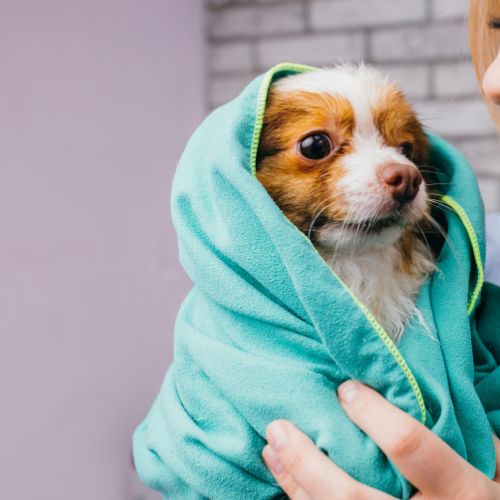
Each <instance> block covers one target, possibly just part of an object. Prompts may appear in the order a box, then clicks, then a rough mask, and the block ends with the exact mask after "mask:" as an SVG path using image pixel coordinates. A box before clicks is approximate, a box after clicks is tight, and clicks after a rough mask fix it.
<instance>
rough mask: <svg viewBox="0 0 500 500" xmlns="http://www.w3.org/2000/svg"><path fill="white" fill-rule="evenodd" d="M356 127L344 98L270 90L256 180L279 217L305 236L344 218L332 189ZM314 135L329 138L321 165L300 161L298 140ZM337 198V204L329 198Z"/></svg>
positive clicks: (337, 178) (341, 205)
mask: <svg viewBox="0 0 500 500" xmlns="http://www.w3.org/2000/svg"><path fill="white" fill-rule="evenodd" d="M354 127H355V120H354V112H353V109H352V107H351V105H350V103H349V101H347V99H344V98H340V97H335V96H332V95H328V94H319V93H312V92H297V91H278V90H271V92H270V94H269V98H268V104H267V109H266V113H265V116H264V126H263V129H262V134H261V140H260V145H259V150H258V153H257V177H258V179H259V180H260V182H261V183H262V184H263V185H264V187H265V188H266V189H267V191H268V192H269V194H270V195H271V196H272V198H273V199H274V200H275V202H276V203H277V204H278V206H279V207H280V208H281V210H282V211H283V213H284V214H285V215H286V216H287V218H288V219H290V220H291V222H293V223H294V224H295V225H296V226H297V227H298V228H299V229H300V230H301V231H303V232H304V233H306V234H307V233H308V232H309V229H310V225H311V223H312V221H313V219H314V217H315V216H316V215H317V214H318V213H319V212H320V211H322V210H323V211H322V212H321V214H322V215H323V216H322V217H321V215H320V217H318V218H317V219H316V221H315V222H316V225H318V226H319V225H320V224H321V222H322V221H324V220H326V218H328V219H342V217H343V216H344V215H345V210H346V204H345V203H342V196H341V193H337V192H336V190H335V184H336V183H337V182H338V180H339V179H340V178H341V177H342V175H343V173H344V171H343V169H342V166H341V164H340V161H339V159H340V158H341V155H342V154H344V153H346V152H349V151H350V148H351V144H350V139H351V138H352V134H353V130H354ZM313 132H323V133H325V134H327V135H328V136H329V137H330V140H331V142H332V145H333V150H332V153H331V154H330V155H329V156H328V157H326V158H324V159H321V160H310V159H307V158H305V157H303V156H302V155H301V154H300V151H299V149H298V143H299V141H300V140H301V139H302V138H304V137H306V136H307V135H310V134H311V133H313ZM333 192H335V193H336V197H335V200H333V199H332V193H333Z"/></svg>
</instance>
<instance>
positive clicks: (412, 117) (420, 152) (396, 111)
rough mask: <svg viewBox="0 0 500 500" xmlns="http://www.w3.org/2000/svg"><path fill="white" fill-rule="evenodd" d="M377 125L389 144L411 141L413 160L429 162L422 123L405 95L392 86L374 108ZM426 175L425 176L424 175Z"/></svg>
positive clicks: (394, 144) (417, 163) (394, 145)
mask: <svg viewBox="0 0 500 500" xmlns="http://www.w3.org/2000/svg"><path fill="white" fill-rule="evenodd" d="M373 120H374V123H375V126H376V127H377V129H378V130H379V132H380V134H381V135H382V137H383V138H384V141H385V142H386V144H387V145H388V146H391V147H398V146H400V145H401V144H404V143H409V144H411V145H412V147H413V158H412V160H413V162H414V163H415V164H416V165H417V166H418V165H419V164H424V163H426V162H427V151H428V144H427V138H426V136H425V133H424V131H423V128H422V125H421V124H420V122H419V121H418V119H417V116H416V114H415V111H414V110H413V108H412V106H411V104H410V103H409V102H408V101H407V100H406V99H405V97H404V95H403V94H402V93H401V92H400V91H399V90H398V89H397V88H396V87H392V88H390V89H389V91H388V92H387V93H386V95H385V96H384V97H383V98H382V99H381V100H380V103H379V104H378V105H377V106H376V107H375V109H374V110H373ZM424 177H425V176H424Z"/></svg>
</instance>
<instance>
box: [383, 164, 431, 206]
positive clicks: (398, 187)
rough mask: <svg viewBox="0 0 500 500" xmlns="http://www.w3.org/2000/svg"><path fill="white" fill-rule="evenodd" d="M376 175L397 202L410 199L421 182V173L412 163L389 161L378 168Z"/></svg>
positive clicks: (405, 201)
mask: <svg viewBox="0 0 500 500" xmlns="http://www.w3.org/2000/svg"><path fill="white" fill-rule="evenodd" d="M378 175H379V177H380V179H381V181H382V182H383V183H384V185H385V188H386V189H388V190H389V192H390V193H391V195H392V197H393V198H394V199H395V200H396V201H398V202H399V203H409V202H410V201H412V200H413V199H414V198H415V196H417V193H418V190H419V188H420V184H422V174H421V173H420V172H419V171H418V169H417V168H416V167H414V166H413V165H403V164H400V163H389V164H386V165H382V166H381V167H380V168H379V170H378Z"/></svg>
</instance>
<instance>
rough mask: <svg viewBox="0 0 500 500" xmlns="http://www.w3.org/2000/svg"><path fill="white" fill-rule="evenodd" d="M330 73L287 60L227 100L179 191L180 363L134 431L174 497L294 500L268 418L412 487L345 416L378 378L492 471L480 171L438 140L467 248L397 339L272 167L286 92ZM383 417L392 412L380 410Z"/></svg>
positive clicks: (368, 476)
mask: <svg viewBox="0 0 500 500" xmlns="http://www.w3.org/2000/svg"><path fill="white" fill-rule="evenodd" d="M301 71H314V68H310V67H304V66H299V65H294V64H281V65H278V66H276V67H274V68H272V69H271V70H270V71H268V72H267V73H265V74H264V75H261V76H259V77H257V78H256V79H255V80H254V81H252V82H251V83H250V84H249V85H248V87H247V88H246V89H245V90H244V91H243V92H242V93H241V95H240V96H238V97H237V98H236V99H234V100H233V101H231V102H230V103H228V104H226V105H224V106H222V107H220V108H218V109H216V110H215V111H213V112H212V113H211V114H210V115H209V116H208V117H207V118H206V119H205V121H204V122H203V123H202V124H201V126H200V127H199V128H198V130H197V131H196V132H195V134H194V135H193V137H192V138H191V139H190V141H189V143H188V145H187V147H186V149H185V151H184V153H183V155H182V158H181V161H180V163H179V165H178V168H177V171H176V174H175V178H174V183H173V189H172V217H173V221H174V225H175V228H176V231H177V235H178V241H179V256H180V261H181V263H182V266H183V267H184V269H185V271H186V272H187V274H188V275H189V277H190V278H191V280H192V281H193V284H194V286H193V288H192V290H191V291H190V293H189V294H188V295H187V297H186V298H185V300H184V302H183V304H182V306H181V309H180V311H179V314H178V317H177V320H176V324H175V332H174V361H173V363H172V365H171V366H170V368H169V369H168V372H167V374H166V377H165V380H164V382H163V385H162V387H161V390H160V392H159V394H158V396H157V398H156V400H155V401H154V403H153V405H152V407H151V409H150V411H149V413H148V415H147V416H146V418H145V420H144V421H143V422H142V423H141V424H140V425H139V427H138V428H137V429H136V431H135V434H134V458H135V464H136V468H137V471H138V473H139V475H140V477H141V478H142V480H143V481H144V482H145V483H146V484H147V485H149V486H150V487H152V488H154V489H157V490H158V491H160V492H161V493H162V494H163V495H164V497H165V498H168V499H188V498H210V499H236V498H253V499H269V498H283V496H284V495H283V492H282V491H281V489H280V488H279V486H278V485H277V484H276V482H275V481H274V480H273V477H272V476H271V474H270V473H269V471H268V470H267V469H266V467H265V465H264V464H263V462H262V460H261V451H262V448H263V447H264V445H265V444H266V442H265V438H264V435H265V429H266V426H267V425H268V424H269V423H270V422H271V421H272V420H274V419H277V418H284V419H289V420H291V421H293V422H294V423H295V424H296V425H297V426H298V427H299V428H301V429H302V430H303V431H304V432H305V433H307V434H308V435H309V436H310V437H311V438H312V440H313V441H314V443H315V444H316V445H317V446H318V447H319V448H320V449H321V450H323V451H324V452H325V453H326V454H328V456H329V457H330V458H331V459H332V460H333V461H335V463H337V464H338V465H339V466H340V467H342V468H343V469H344V470H345V471H346V472H348V473H349V474H350V475H351V476H352V477H354V478H355V479H357V480H359V481H362V482H363V483H366V484H368V485H370V486H373V487H375V488H379V489H381V490H383V491H386V492H387V493H390V494H392V495H395V496H397V497H400V498H408V497H409V496H410V494H411V493H412V487H411V485H409V484H408V483H407V481H406V480H405V479H404V478H403V477H402V476H401V475H400V473H399V472H398V471H397V469H396V468H395V467H394V466H393V464H392V463H391V462H390V461H389V460H388V459H387V457H386V456H385V455H384V454H383V453H382V452H381V450H380V449H379V448H378V447H377V446H376V445H375V443H374V442H373V441H372V440H371V439H370V438H369V437H368V436H366V435H365V434H364V433H363V432H362V431H360V429H359V428H357V427H356V426H355V425H354V424H353V423H352V422H351V421H350V420H349V419H348V418H347V416H346V415H345V413H344V412H343V410H342V408H341V406H340V404H339V402H338V400H337V397H336V389H337V387H338V385H339V384H340V383H342V382H344V381H345V380H347V379H356V380H360V381H362V382H364V383H365V384H368V385H370V386H372V387H373V388H375V389H376V390H377V391H379V392H380V393H381V394H382V395H383V396H384V397H386V398H387V399H388V400H389V401H390V402H392V403H393V404H395V405H397V406H398V407H400V408H402V409H403V410H404V411H406V412H407V413H409V414H410V415H412V416H413V417H415V418H416V419H418V420H420V421H422V422H424V423H425V425H426V426H427V427H429V428H430V429H432V430H433V431H434V432H435V433H436V434H437V435H438V436H440V437H441V438H442V439H444V440H445V441H446V442H447V443H448V444H449V445H450V446H451V447H452V448H453V449H454V450H455V451H456V452H457V453H459V454H460V455H462V456H463V457H464V458H466V459H467V460H468V461H469V462H470V463H471V464H473V465H474V466H475V467H477V468H478V469H480V470H481V471H483V472H484V473H485V474H487V475H488V476H490V477H493V475H494V472H495V452H494V446H493V441H492V431H494V432H496V433H497V434H499V433H500V368H499V363H500V322H499V320H498V318H499V310H500V289H499V288H497V287H495V286H494V285H490V284H485V283H484V273H483V263H484V257H485V255H484V253H485V250H484V217H483V204H482V201H481V197H480V194H479V191H478V187H477V183H476V180H475V177H474V175H473V172H472V171H471V169H470V167H469V165H468V164H467V162H466V161H465V160H464V158H463V157H462V156H461V155H460V153H459V152H457V151H456V150H455V149H454V148H453V147H452V146H451V145H449V144H448V143H447V142H445V141H444V140H442V139H440V138H438V137H437V136H435V135H432V134H428V135H429V140H430V147H431V152H430V164H431V165H432V166H433V167H436V168H437V169H438V172H439V173H438V176H439V183H440V185H441V186H442V187H443V189H442V194H443V196H442V203H443V204H444V205H446V207H447V209H446V210H443V217H444V218H445V221H446V227H447V233H448V239H449V242H448V243H445V244H444V245H443V247H442V249H441V250H440V253H439V256H438V259H437V266H438V271H436V272H435V273H433V274H432V275H431V276H430V277H429V278H428V279H427V281H426V282H425V284H424V285H423V287H422V289H421V291H420V294H419V296H418V307H419V309H420V311H421V313H422V314H423V317H424V319H425V323H426V325H427V328H428V329H429V330H430V331H426V330H425V329H424V327H423V326H422V325H421V324H420V323H418V322H417V321H410V322H409V324H408V326H407V328H406V330H405V333H404V335H403V337H402V340H401V341H400V343H399V344H398V345H397V346H396V345H395V344H394V343H393V341H392V340H391V338H390V337H389V336H388V335H387V333H386V332H385V331H384V329H383V328H382V327H381V326H380V325H379V324H378V323H377V321H376V319H375V318H374V317H373V316H372V315H371V314H370V312H369V311H368V310H367V308H366V307H365V306H364V305H363V304H362V303H361V302H360V300H359V299H358V298H357V297H356V296H354V295H353V294H352V292H351V291H350V290H349V289H348V287H347V286H345V284H344V283H343V282H341V280H340V279H339V278H338V277H337V276H336V275H335V274H334V273H333V272H332V270H331V269H330V268H329V266H328V265H327V264H326V263H325V261H324V260H323V259H322V258H321V257H320V255H319V254H318V253H317V251H316V249H315V248H314V246H313V245H312V244H311V242H310V241H309V240H308V239H307V237H306V236H305V235H304V234H303V233H301V232H300V231H299V230H298V229H297V228H296V227H295V226H294V225H293V224H292V223H291V222H289V221H288V219H286V217H285V216H284V215H283V213H282V212H281V210H280V209H279V208H278V206H277V205H276V204H275V202H274V201H273V200H272V199H271V197H270V196H269V194H268V193H267V191H266V190H265V189H264V187H263V186H262V185H261V184H260V183H259V181H258V179H257V178H256V176H255V161H256V153H257V147H258V141H259V134H260V131H261V127H262V121H263V114H264V110H265V104H266V97H267V92H268V89H269V86H270V84H271V82H272V81H273V80H274V79H277V78H281V77H284V76H286V75H289V74H292V73H297V72H301ZM373 418H376V417H375V416H374V417H373Z"/></svg>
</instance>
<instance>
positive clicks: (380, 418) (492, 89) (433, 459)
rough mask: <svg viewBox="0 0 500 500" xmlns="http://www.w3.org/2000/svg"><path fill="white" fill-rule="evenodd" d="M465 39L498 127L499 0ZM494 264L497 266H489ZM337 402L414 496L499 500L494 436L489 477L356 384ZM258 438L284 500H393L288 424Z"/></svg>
mask: <svg viewBox="0 0 500 500" xmlns="http://www.w3.org/2000/svg"><path fill="white" fill-rule="evenodd" d="M496 15H498V17H496ZM469 35H470V45H471V54H472V60H473V63H474V67H475V70H476V73H477V76H478V79H479V81H480V82H481V87H482V93H483V95H484V97H485V98H486V101H487V105H488V108H489V110H490V113H491V115H492V118H493V119H494V121H495V123H496V125H497V128H499V130H500V108H497V107H496V106H497V105H500V50H499V47H500V0H471V2H470V10H469ZM492 220H493V219H492V218H490V222H491V221H492ZM496 220H497V221H498V216H497V219H496ZM488 244H489V242H488ZM495 263H496V265H497V266H498V268H495V269H493V267H494V264H495ZM488 267H489V270H488V272H489V274H487V278H488V277H490V278H495V276H496V277H497V278H499V273H500V251H499V250H497V252H491V257H490V258H489V260H488V262H487V269H488ZM495 273H496V274H495ZM332 397H333V396H332ZM338 397H339V400H340V403H341V405H342V407H343V409H344V410H345V412H346V414H347V416H348V417H349V418H350V419H351V420H352V421H353V422H354V424H356V425H357V426H358V427H359V428H360V429H361V430H362V431H364V432H365V433H366V434H368V435H369V436H370V437H371V438H372V439H373V440H374V441H375V443H376V444H377V445H378V446H379V447H380V449H381V450H382V451H383V452H384V453H385V454H386V455H387V457H388V458H389V459H390V460H391V461H392V462H393V463H394V464H395V465H396V467H398V469H399V470H400V472H401V473H402V474H403V475H404V476H405V477H406V478H407V479H408V481H410V482H411V483H412V484H413V485H414V486H415V487H416V488H417V490H418V493H417V495H416V497H415V498H422V499H425V498H450V499H452V498H453V499H455V498H477V499H491V500H494V499H500V440H499V439H498V438H497V437H496V436H493V440H494V442H495V447H496V450H497V472H496V477H495V478H493V480H491V479H489V478H488V477H486V476H485V475H484V474H482V473H481V472H480V471H478V470H477V469H475V468H474V467H473V466H471V465H470V464H469V463H468V462H467V461H465V460H464V459H463V458H462V457H461V456H459V455H458V454H457V453H456V452H455V451H454V450H452V449H451V448H450V447H449V446H448V445H447V444H446V443H445V442H444V441H442V440H441V439H440V438H438V437H437V436H436V435H435V434H433V433H432V432H431V431H430V430H429V429H427V428H426V427H425V426H423V425H422V424H421V423H419V422H417V421H416V420H415V419H413V418H412V417H410V416H409V415H407V414H406V413H404V412H403V411H402V410H400V409H398V408H396V407H395V406H393V405H392V404H390V403H389V402H388V401H386V400H385V399H384V398H383V397H382V396H381V395H380V394H378V393H377V392H376V391H374V390H373V389H371V388H369V387H367V386H365V385H363V384H362V383H360V382H357V381H347V382H345V383H344V384H342V385H341V386H340V387H339V389H338ZM499 397H500V396H499ZM266 439H267V441H268V444H267V445H266V446H265V447H264V449H263V451H262V456H263V459H264V463H265V464H266V466H267V467H268V468H269V470H270V471H271V473H272V474H273V476H274V478H275V479H276V481H277V482H278V484H279V485H280V486H281V488H282V489H283V490H284V491H285V493H286V494H287V495H288V496H289V497H290V498H292V500H299V499H300V500H318V499H331V498H335V499H343V498H357V499H365V498H366V499H370V500H379V499H389V498H393V497H391V496H390V495H387V494H386V493H383V492H381V491H378V490H374V489H373V488H370V487H368V486H366V485H363V484H361V483H359V482H357V481H356V480H354V479H353V478H352V477H350V476H349V475H348V474H347V473H345V472H344V471H343V470H342V469H340V468H339V467H338V466H337V465H335V464H334V463H333V462H332V461H330V460H329V459H328V458H327V457H326V456H325V455H324V454H323V453H322V452H321V451H320V450H319V449H317V448H316V447H315V446H314V444H313V442H312V441H311V440H310V439H309V437H307V436H306V435H305V434H304V433H302V432H301V431H300V429H298V428H297V427H296V426H295V425H294V424H293V423H292V422H289V421H286V420H275V421H273V422H271V423H270V424H269V426H268V427H267V431H266Z"/></svg>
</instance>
